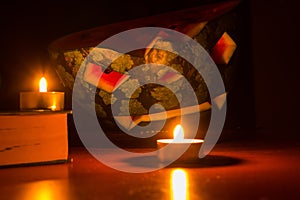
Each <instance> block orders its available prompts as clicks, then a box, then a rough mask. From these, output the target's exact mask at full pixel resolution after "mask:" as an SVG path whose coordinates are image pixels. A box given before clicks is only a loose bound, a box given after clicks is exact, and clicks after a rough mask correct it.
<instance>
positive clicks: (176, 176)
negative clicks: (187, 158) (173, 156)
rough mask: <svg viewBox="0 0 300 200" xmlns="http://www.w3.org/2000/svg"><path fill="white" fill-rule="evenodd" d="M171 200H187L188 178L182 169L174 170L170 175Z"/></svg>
mask: <svg viewBox="0 0 300 200" xmlns="http://www.w3.org/2000/svg"><path fill="white" fill-rule="evenodd" d="M170 182H171V195H172V196H171V199H172V200H188V199H189V191H188V178H187V174H186V172H185V171H184V170H183V169H175V170H173V171H172V174H171V181H170Z"/></svg>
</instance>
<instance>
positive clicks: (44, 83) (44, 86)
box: [40, 77, 47, 92]
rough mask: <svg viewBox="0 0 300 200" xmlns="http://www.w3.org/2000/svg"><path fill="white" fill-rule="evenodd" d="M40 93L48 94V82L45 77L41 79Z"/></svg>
mask: <svg viewBox="0 0 300 200" xmlns="http://www.w3.org/2000/svg"><path fill="white" fill-rule="evenodd" d="M40 92H47V81H46V79H45V77H42V78H41V79H40Z"/></svg>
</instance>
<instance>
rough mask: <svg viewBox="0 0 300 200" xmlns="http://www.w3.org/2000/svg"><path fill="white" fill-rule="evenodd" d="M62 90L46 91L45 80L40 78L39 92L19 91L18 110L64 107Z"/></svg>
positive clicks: (59, 108)
mask: <svg viewBox="0 0 300 200" xmlns="http://www.w3.org/2000/svg"><path fill="white" fill-rule="evenodd" d="M64 95H65V94H64V92H47V81H46V79H45V78H44V77H42V78H41V79H40V84H39V92H38V91H36V92H35V91H33V92H21V93H20V110H21V111H25V110H52V111H61V110H63V109H64Z"/></svg>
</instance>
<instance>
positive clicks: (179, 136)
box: [157, 125, 204, 162]
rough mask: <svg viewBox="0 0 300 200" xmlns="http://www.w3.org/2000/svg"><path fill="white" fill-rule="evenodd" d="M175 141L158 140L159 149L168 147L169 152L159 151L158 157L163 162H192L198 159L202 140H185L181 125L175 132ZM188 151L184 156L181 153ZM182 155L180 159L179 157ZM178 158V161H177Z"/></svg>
mask: <svg viewBox="0 0 300 200" xmlns="http://www.w3.org/2000/svg"><path fill="white" fill-rule="evenodd" d="M173 134H174V136H173V137H174V138H173V139H159V140H157V148H158V149H160V148H163V147H165V146H167V145H168V150H164V151H157V153H158V154H157V156H158V158H159V160H160V161H161V162H171V161H175V160H177V161H190V160H195V159H197V158H198V153H199V150H200V147H201V145H202V143H203V142H204V140H201V139H185V138H184V131H183V128H182V126H181V125H177V126H176V127H175V128H174V131H173ZM184 149H186V151H185V152H184V153H183V154H182V153H181V152H183V151H184ZM179 154H182V155H181V156H180V158H178V155H179ZM177 158H178V159H177Z"/></svg>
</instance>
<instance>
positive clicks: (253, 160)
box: [0, 140, 300, 200]
mask: <svg viewBox="0 0 300 200" xmlns="http://www.w3.org/2000/svg"><path fill="white" fill-rule="evenodd" d="M298 144H299V143H298V142H296V141H293V142H291V141H279V140H277V141H271V142H270V141H266V140H259V141H250V140H240V141H234V142H223V143H220V144H217V146H215V148H214V149H213V151H212V152H211V153H210V155H208V156H207V157H205V158H204V159H201V160H198V161H197V162H193V163H189V164H183V163H181V164H180V163H179V164H173V165H170V166H168V167H166V168H162V169H160V170H156V171H153V172H148V173H125V172H120V171H117V170H115V169H112V168H109V167H107V166H105V165H104V164H102V163H100V162H99V161H98V160H96V159H95V158H94V157H93V156H91V155H90V154H89V152H88V151H86V150H85V149H84V148H71V149H70V158H72V161H70V162H68V163H65V164H54V165H42V166H27V167H10V168H1V169H0V199H18V200H19V199H20V200H21V199H28V200H29V199H30V200H34V199H42V200H48V199H49V200H50V199H55V200H60V199H67V200H68V199H72V200H76V199H258V200H267V199H299V198H300V190H299V188H300V160H299V156H300V146H299V145H298ZM133 150H134V151H137V152H139V151H141V152H142V151H145V150H147V151H148V150H149V149H133ZM124 162H125V161H124ZM127 164H128V163H127Z"/></svg>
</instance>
